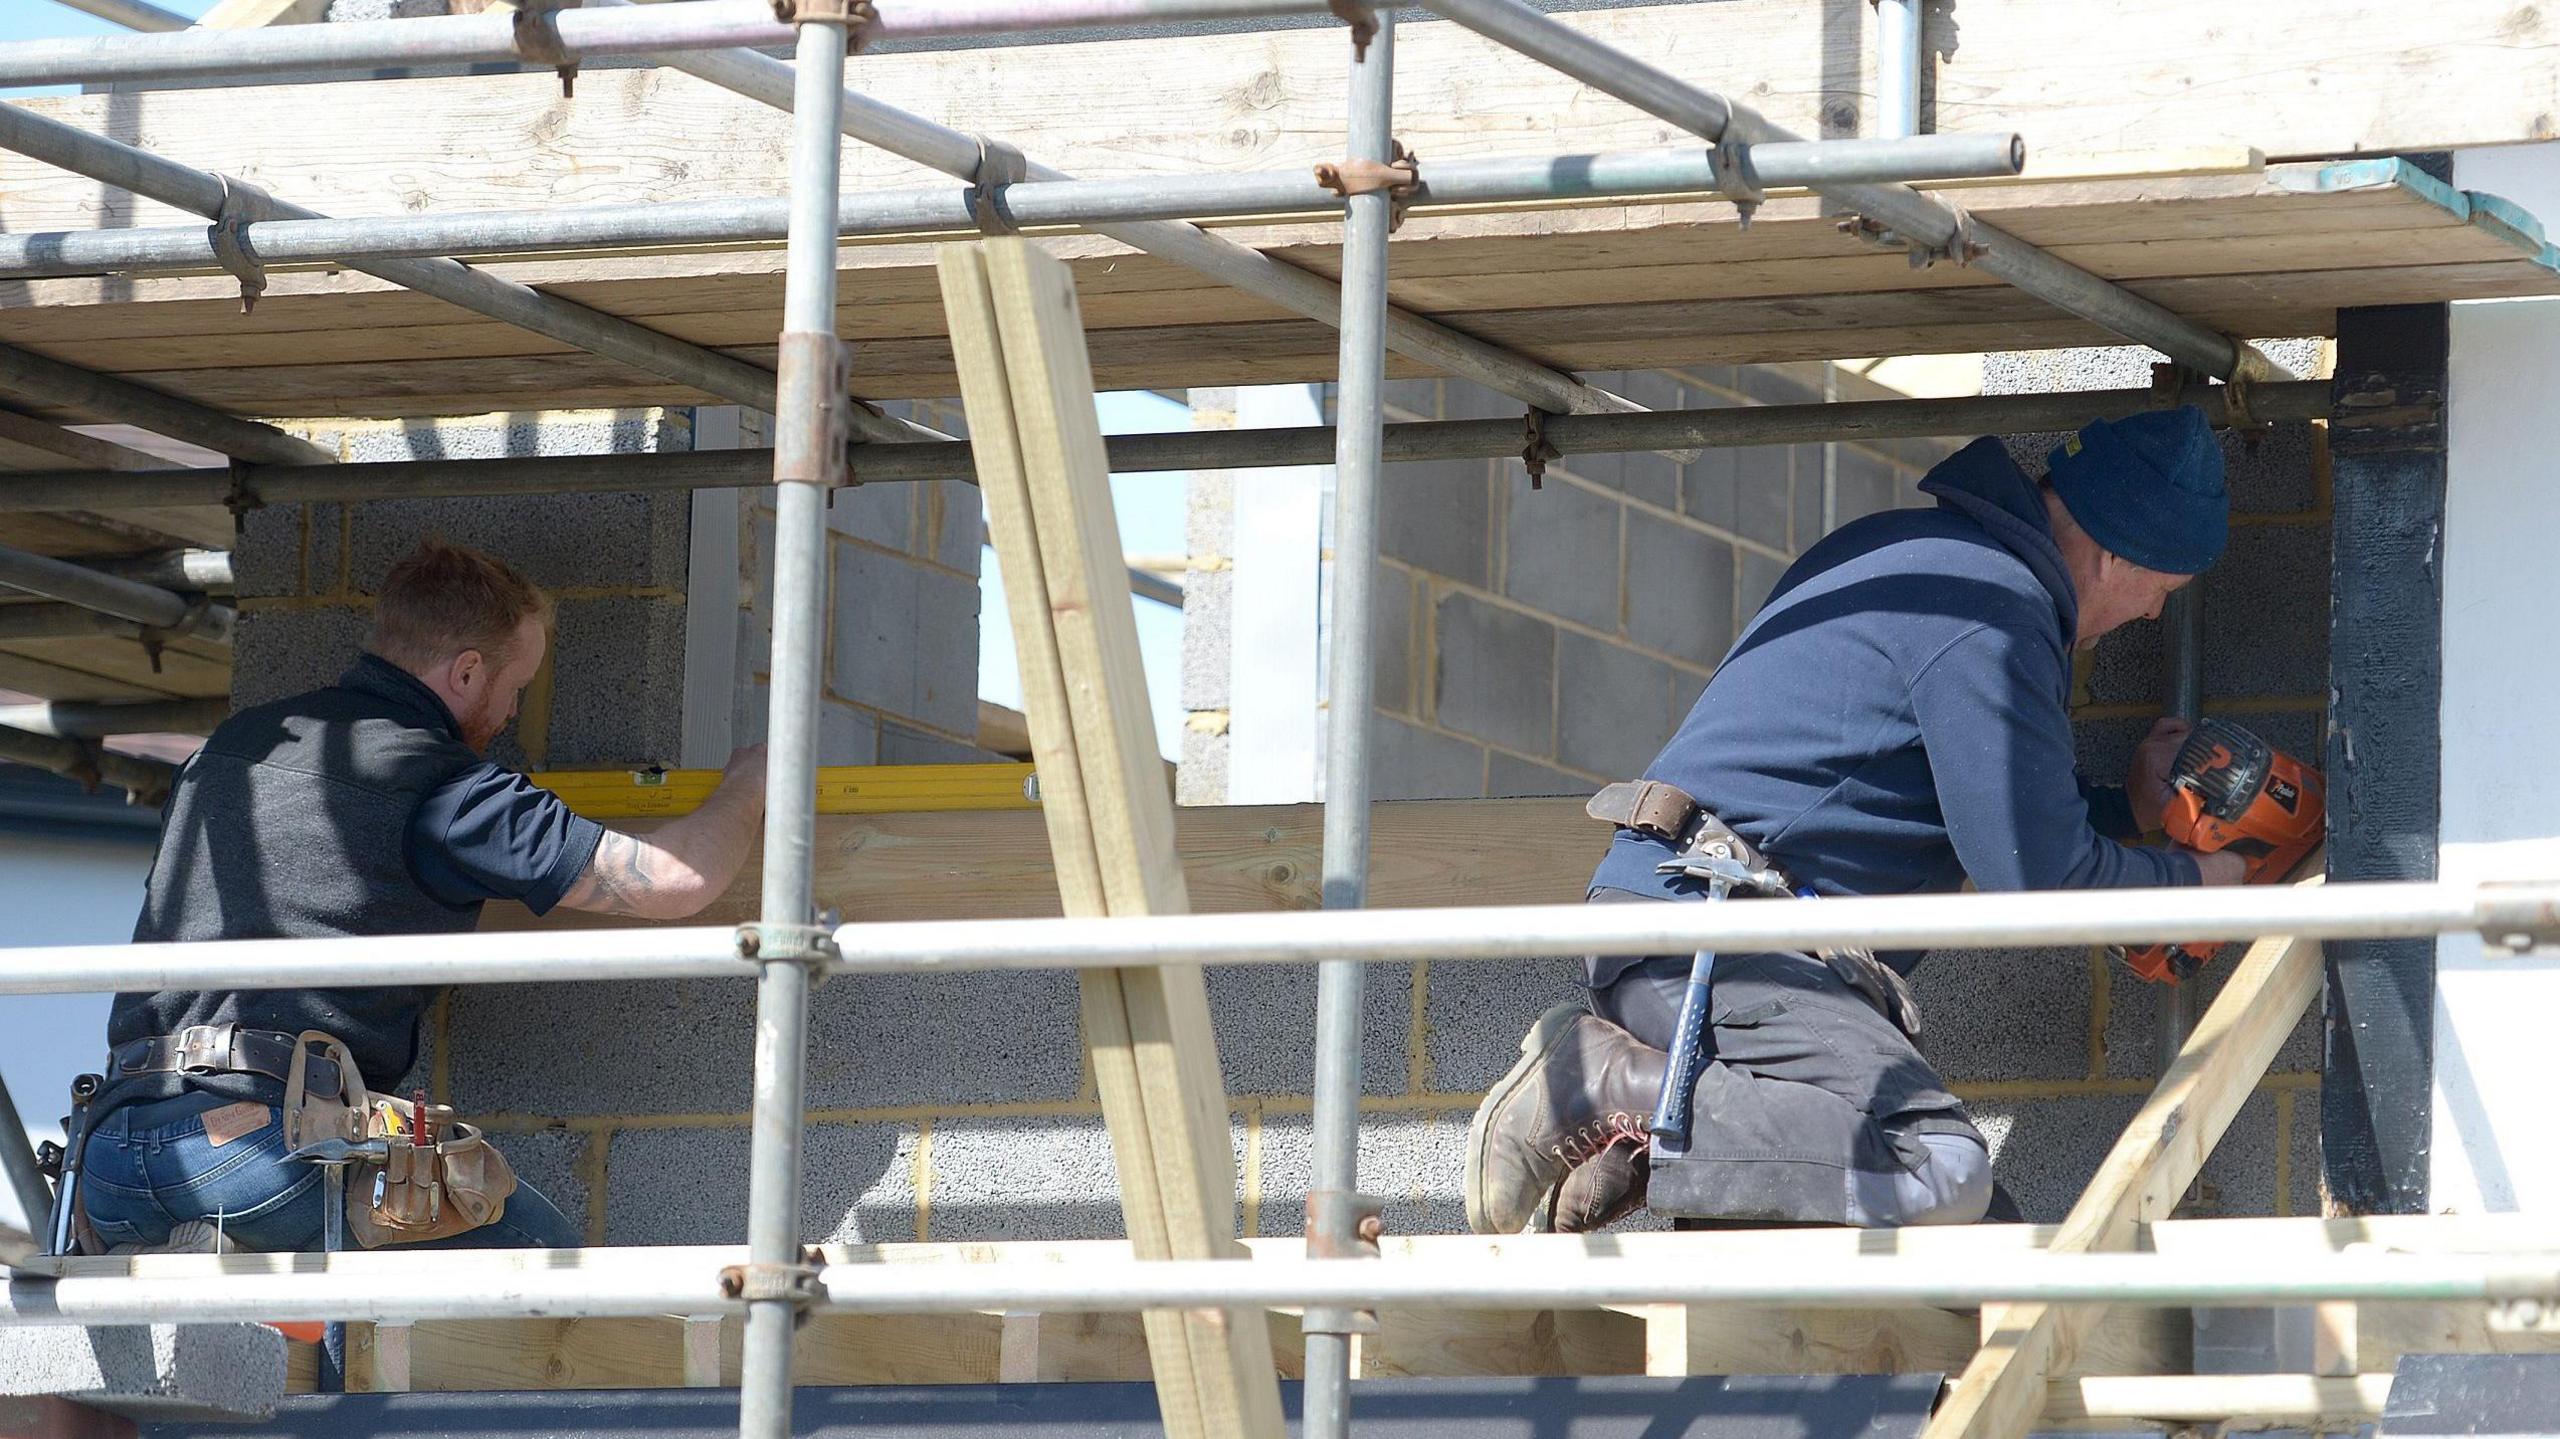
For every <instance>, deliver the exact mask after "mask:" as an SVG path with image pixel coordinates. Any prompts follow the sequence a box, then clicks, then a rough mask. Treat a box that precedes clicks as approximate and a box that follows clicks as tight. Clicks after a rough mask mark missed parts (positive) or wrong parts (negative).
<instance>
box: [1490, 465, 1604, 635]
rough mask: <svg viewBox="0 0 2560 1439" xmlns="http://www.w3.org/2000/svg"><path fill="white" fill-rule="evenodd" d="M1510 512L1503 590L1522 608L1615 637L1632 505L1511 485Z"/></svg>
mask: <svg viewBox="0 0 2560 1439" xmlns="http://www.w3.org/2000/svg"><path fill="white" fill-rule="evenodd" d="M1507 504H1508V508H1507V509H1506V510H1505V511H1504V513H1503V523H1502V533H1503V566H1502V592H1503V593H1504V594H1506V595H1509V596H1510V597H1512V598H1513V599H1515V600H1518V601H1520V602H1521V603H1522V604H1525V605H1529V606H1531V607H1532V608H1535V609H1540V610H1544V611H1546V612H1547V613H1548V614H1551V615H1562V616H1563V617H1565V618H1566V619H1569V620H1573V621H1576V622H1578V623H1581V624H1586V625H1589V626H1591V627H1592V628H1594V629H1599V630H1607V631H1609V632H1611V633H1615V632H1616V631H1617V629H1618V615H1619V564H1618V559H1619V527H1620V523H1621V518H1622V517H1623V516H1624V515H1625V513H1626V506H1624V505H1622V504H1620V503H1618V502H1617V501H1616V500H1615V499H1612V498H1611V497H1609V496H1608V495H1606V494H1603V493H1600V492H1598V491H1596V490H1587V489H1584V488H1583V487H1581V486H1580V485H1568V484H1564V483H1561V482H1559V483H1553V484H1549V485H1548V486H1546V487H1545V488H1544V489H1538V490H1533V489H1531V488H1529V480H1528V477H1527V476H1526V475H1515V476H1513V477H1512V479H1511V482H1510V490H1509V495H1508V500H1507Z"/></svg>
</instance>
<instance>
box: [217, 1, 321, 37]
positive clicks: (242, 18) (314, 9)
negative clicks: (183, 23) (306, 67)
mask: <svg viewBox="0 0 2560 1439" xmlns="http://www.w3.org/2000/svg"><path fill="white" fill-rule="evenodd" d="M328 14H329V0H222V3H221V4H218V5H216V6H214V7H213V8H212V9H210V10H207V11H206V12H204V18H203V19H201V20H198V21H197V22H196V23H197V24H198V25H201V26H203V27H204V28H205V29H208V30H249V29H255V28H257V27H258V26H261V25H310V24H315V23H317V22H319V21H321V20H324V19H326V18H328Z"/></svg>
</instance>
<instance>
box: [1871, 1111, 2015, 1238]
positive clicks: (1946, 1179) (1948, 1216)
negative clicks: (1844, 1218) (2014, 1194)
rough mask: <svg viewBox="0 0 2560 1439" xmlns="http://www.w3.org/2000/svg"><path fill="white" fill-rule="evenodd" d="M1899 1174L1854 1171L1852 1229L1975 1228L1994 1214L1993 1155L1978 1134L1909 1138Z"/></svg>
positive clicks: (1921, 1135)
mask: <svg viewBox="0 0 2560 1439" xmlns="http://www.w3.org/2000/svg"><path fill="white" fill-rule="evenodd" d="M1903 1143H1904V1145H1905V1146H1907V1147H1906V1148H1905V1150H1904V1152H1905V1154H1906V1155H1907V1156H1908V1157H1909V1158H1911V1159H1912V1160H1913V1161H1914V1162H1913V1163H1912V1165H1911V1167H1910V1168H1908V1169H1907V1170H1905V1171H1903V1172H1901V1173H1899V1174H1876V1173H1870V1172H1867V1171H1863V1170H1857V1171H1852V1177H1851V1180H1850V1208H1851V1210H1852V1212H1853V1213H1852V1218H1851V1221H1850V1222H1851V1223H1854V1224H1859V1225H1862V1226H1866V1227H1870V1228H1901V1227H1904V1226H1906V1225H1915V1224H1973V1223H1977V1222H1979V1221H1980V1220H1981V1219H1982V1217H1983V1216H1984V1214H1986V1213H1988V1212H1989V1210H1990V1208H1991V1150H1990V1148H1989V1147H1988V1146H1986V1145H1985V1144H1984V1143H1983V1142H1982V1140H1981V1138H1980V1137H1979V1136H1977V1135H1972V1134H1914V1135H1907V1136H1904V1139H1903Z"/></svg>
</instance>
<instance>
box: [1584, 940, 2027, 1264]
mask: <svg viewBox="0 0 2560 1439" xmlns="http://www.w3.org/2000/svg"><path fill="white" fill-rule="evenodd" d="M1688 983H1689V960H1688V959H1687V958H1686V957H1679V958H1674V957H1670V956H1660V957H1656V958H1652V959H1646V960H1642V961H1639V962H1637V963H1636V964H1634V965H1631V966H1629V967H1627V968H1625V969H1623V970H1621V971H1619V972H1618V973H1616V974H1615V975H1612V976H1610V977H1609V978H1608V979H1606V980H1605V981H1604V982H1602V983H1600V984H1597V985H1595V986H1594V987H1593V989H1592V992H1591V1007H1592V1010H1593V1012H1594V1013H1596V1014H1598V1015H1599V1016H1600V1017H1601V1018H1603V1019H1606V1020H1608V1021H1610V1022H1611V1023H1613V1024H1616V1025H1617V1026H1619V1027H1620V1028H1622V1029H1624V1030H1626V1031H1627V1032H1628V1033H1630V1034H1632V1035H1634V1036H1635V1037H1636V1038H1637V1039H1639V1040H1642V1041H1643V1042H1645V1043H1646V1044H1649V1045H1652V1046H1654V1047H1655V1048H1658V1049H1668V1048H1670V1046H1671V1038H1672V1035H1673V1034H1674V1033H1676V1032H1677V1030H1678V1027H1679V1020H1680V1004H1681V1000H1682V998H1683V996H1684V995H1685V994H1686V993H1687V990H1688ZM1709 995H1710V999H1711V1003H1710V1005H1709V1009H1710V1012H1711V1015H1712V1018H1713V1025H1712V1027H1711V1028H1710V1030H1709V1031H1708V1037H1709V1043H1710V1045H1711V1052H1712V1054H1713V1059H1712V1061H1711V1062H1710V1063H1709V1064H1708V1065H1707V1066H1706V1068H1705V1070H1704V1071H1703V1072H1702V1073H1701V1074H1700V1075H1699V1077H1698V1085H1697V1089H1696V1093H1695V1101H1694V1108H1693V1111H1692V1119H1691V1123H1690V1143H1689V1152H1688V1156H1687V1157H1686V1158H1684V1159H1680V1160H1676V1161H1666V1160H1660V1159H1657V1160H1656V1161H1655V1163H1654V1165H1653V1172H1652V1179H1651V1181H1650V1185H1649V1188H1648V1191H1647V1202H1648V1203H1649V1204H1650V1205H1651V1207H1652V1208H1653V1209H1655V1210H1656V1211H1658V1212H1661V1213H1665V1214H1672V1215H1685V1216H1693V1217H1701V1218H1713V1219H1727V1220H1748V1221H1755V1222H1771V1223H1789V1224H1842V1225H1853V1226H1858V1227H1862V1228H1892V1227H1898V1226H1901V1225H1908V1224H1970V1223H1973V1222H1975V1221H1976V1220H1979V1219H1981V1218H1982V1217H1983V1215H1984V1212H1985V1211H1986V1210H1987V1209H1988V1208H1989V1206H1990V1204H1991V1154H1990V1149H1989V1146H1988V1145H1986V1144H1985V1143H1984V1141H1983V1138H1982V1134H1981V1131H1979V1130H1977V1129H1976V1128H1975V1127H1974V1124H1973V1119H1972V1117H1971V1116H1970V1115H1968V1114H1966V1113H1965V1109H1964V1104H1963V1102H1962V1101H1961V1100H1958V1099H1957V1098H1956V1097H1955V1095H1953V1094H1951V1093H1949V1092H1948V1090H1947V1087H1946V1081H1944V1080H1943V1079H1941V1078H1939V1076H1938V1072H1937V1071H1936V1070H1935V1069H1933V1068H1931V1067H1930V1065H1929V1062H1928V1061H1927V1060H1925V1059H1923V1058H1921V1055H1920V1050H1919V1048H1918V1046H1916V1045H1915V1044H1913V1043H1912V1041H1911V1039H1910V1037H1909V1036H1907V1035H1905V1034H1904V1033H1903V1032H1902V1031H1901V1030H1900V1029H1898V1028H1896V1027H1895V1026H1894V1024H1893V1022H1892V1021H1891V1020H1889V1019H1887V1018H1886V1017H1885V1016H1884V1014H1883V1013H1882V1011H1880V1010H1878V1009H1877V1008H1876V1007H1875V1005H1874V1004H1872V1003H1870V1002H1869V1001H1868V1000H1867V999H1866V997H1865V996H1863V995H1861V994H1859V993H1858V992H1857V991H1856V990H1854V989H1852V988H1850V987H1849V986H1848V985H1847V984H1846V983H1844V982H1843V981H1842V980H1840V979H1839V977H1838V976H1836V975H1834V974H1833V973H1832V972H1831V970H1830V967H1829V966H1827V965H1825V964H1823V963H1822V962H1821V961H1819V960H1816V959H1812V958H1809V957H1807V956H1804V955H1797V954H1738V955H1723V956H1720V957H1719V958H1718V960H1717V963H1716V968H1715V980H1714V984H1713V985H1712V987H1711V988H1710V990H1709Z"/></svg>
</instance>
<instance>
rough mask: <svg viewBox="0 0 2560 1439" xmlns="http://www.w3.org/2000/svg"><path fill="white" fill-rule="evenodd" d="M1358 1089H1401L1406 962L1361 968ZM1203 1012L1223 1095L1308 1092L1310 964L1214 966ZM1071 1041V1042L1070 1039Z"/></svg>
mask: <svg viewBox="0 0 2560 1439" xmlns="http://www.w3.org/2000/svg"><path fill="white" fill-rule="evenodd" d="M1365 968H1366V970H1367V973H1368V980H1367V983H1366V984H1364V985H1363V986H1362V988H1361V994H1360V997H1361V1020H1360V1089H1361V1092H1362V1093H1364V1094H1402V1093H1403V1092H1404V1089H1405V1082H1404V1081H1405V1038H1406V1035H1407V1033H1408V1032H1409V1031H1410V1030H1411V1029H1412V1027H1413V966H1411V965H1409V964H1373V965H1368V966H1365ZM1208 980H1209V1013H1210V1017H1211V1018H1212V1019H1214V1020H1215V1021H1216V1022H1217V1028H1218V1058H1219V1061H1220V1062H1221V1064H1223V1066H1224V1067H1225V1069H1226V1075H1227V1093H1228V1094H1230V1095H1238V1096H1242V1095H1276V1094H1309V1093H1313V1092H1314V1088H1315V1040H1314V1035H1315V1018H1316V972H1315V969H1314V967H1313V966H1311V965H1294V964H1293V965H1276V964H1246V965H1219V966H1213V967H1212V968H1211V969H1210V970H1209V971H1208ZM1071 1042H1072V1041H1071Z"/></svg>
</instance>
